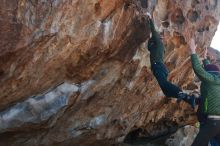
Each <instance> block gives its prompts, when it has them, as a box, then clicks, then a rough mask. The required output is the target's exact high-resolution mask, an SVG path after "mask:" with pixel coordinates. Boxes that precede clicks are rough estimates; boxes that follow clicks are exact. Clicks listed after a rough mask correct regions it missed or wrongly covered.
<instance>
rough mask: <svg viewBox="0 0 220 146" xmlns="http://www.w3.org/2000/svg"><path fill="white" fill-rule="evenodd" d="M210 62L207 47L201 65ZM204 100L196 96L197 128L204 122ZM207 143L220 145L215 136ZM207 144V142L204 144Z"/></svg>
mask: <svg viewBox="0 0 220 146" xmlns="http://www.w3.org/2000/svg"><path fill="white" fill-rule="evenodd" d="M208 64H210V62H209V60H208V59H207V48H206V49H205V52H204V60H203V66H206V65H208ZM203 102H204V98H203V97H202V96H200V97H199V98H196V104H197V105H198V109H197V112H196V114H197V118H198V120H199V124H198V125H199V128H202V127H203V126H204V125H205V123H206V120H207V115H206V114H205V113H203V112H202V107H203V105H202V103H203ZM209 144H211V146H220V145H219V144H218V143H217V141H216V137H215V138H212V139H211V140H210V141H209ZM206 146H208V144H207V145H206Z"/></svg>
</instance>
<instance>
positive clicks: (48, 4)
mask: <svg viewBox="0 0 220 146" xmlns="http://www.w3.org/2000/svg"><path fill="white" fill-rule="evenodd" d="M219 10H220V4H219V1H217V0H205V1H202V2H200V1H197V0H191V1H182V0H176V1H174V0H158V1H147V0H138V1H136V0H111V1H107V0H48V1H46V0H3V1H2V3H1V5H0V35H1V37H0V87H1V88H0V101H1V102H0V110H1V112H0V133H1V134H0V145H28V146H29V145H36V146H37V145H110V144H112V143H121V142H123V141H128V142H131V141H132V139H131V138H133V137H137V138H138V137H142V136H143V137H146V138H148V139H151V138H155V137H158V136H160V135H165V134H168V133H170V132H172V131H175V130H176V129H178V127H179V126H183V125H187V124H193V123H195V121H196V118H195V116H194V115H195V114H194V111H193V110H192V109H191V108H190V107H189V106H188V105H187V104H186V103H184V102H181V103H180V104H177V103H176V102H175V100H170V99H166V98H164V95H163V93H162V92H161V90H160V88H159V86H158V84H157V82H156V81H155V78H154V77H153V76H152V73H151V71H150V65H149V53H148V51H147V50H146V48H145V45H146V44H145V43H144V42H146V41H147V40H148V39H149V37H150V30H149V26H148V20H147V17H146V14H145V12H149V13H151V14H152V15H153V18H154V21H155V25H156V26H157V28H158V30H159V31H160V32H161V34H162V35H163V36H164V37H163V38H164V39H163V41H164V43H165V45H166V58H165V62H166V65H167V66H168V68H169V70H170V71H171V72H170V76H169V79H170V80H171V81H172V82H173V83H175V84H178V85H179V86H180V87H181V88H183V89H185V90H187V91H192V90H196V89H198V82H196V80H195V79H194V75H193V72H192V69H191V64H190V60H189V55H188V54H187V47H188V45H187V43H188V39H189V35H192V37H194V38H196V42H197V44H198V46H199V53H200V54H202V52H203V48H204V47H206V46H208V45H209V44H210V42H211V39H212V37H213V35H214V32H215V31H216V28H217V24H218V20H219V17H220V14H219Z"/></svg>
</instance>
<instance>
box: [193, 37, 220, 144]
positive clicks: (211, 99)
mask: <svg viewBox="0 0 220 146" xmlns="http://www.w3.org/2000/svg"><path fill="white" fill-rule="evenodd" d="M196 48H197V46H196V44H195V41H194V39H191V41H190V50H191V62H192V67H193V70H194V72H195V74H196V75H197V76H198V78H199V79H200V80H201V86H200V92H201V97H203V100H202V103H201V109H200V112H201V113H203V114H204V115H206V117H207V118H206V120H205V122H204V124H203V126H201V128H200V131H199V133H198V135H197V136H196V138H195V140H194V142H193V144H192V146H205V145H207V144H208V141H209V140H210V139H211V138H213V137H215V140H216V141H217V142H218V143H219V144H220V92H219V91H220V67H219V66H218V65H215V64H208V62H207V64H205V65H204V67H202V65H201V64H200V61H199V58H198V56H197V54H196Z"/></svg>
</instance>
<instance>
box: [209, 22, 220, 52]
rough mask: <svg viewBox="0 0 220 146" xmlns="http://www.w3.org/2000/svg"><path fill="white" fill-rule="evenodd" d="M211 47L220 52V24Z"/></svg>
mask: <svg viewBox="0 0 220 146" xmlns="http://www.w3.org/2000/svg"><path fill="white" fill-rule="evenodd" d="M211 47H213V48H214V49H217V50H219V51H220V23H219V25H218V29H217V31H216V32H215V35H214V37H213V39H212V43H211Z"/></svg>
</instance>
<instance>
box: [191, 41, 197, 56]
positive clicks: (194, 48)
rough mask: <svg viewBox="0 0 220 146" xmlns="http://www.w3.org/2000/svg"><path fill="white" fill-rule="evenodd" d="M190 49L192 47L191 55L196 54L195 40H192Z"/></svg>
mask: <svg viewBox="0 0 220 146" xmlns="http://www.w3.org/2000/svg"><path fill="white" fill-rule="evenodd" d="M189 47H190V50H191V54H196V47H197V45H196V44H195V40H194V39H192V38H191V39H190V43H189Z"/></svg>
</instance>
